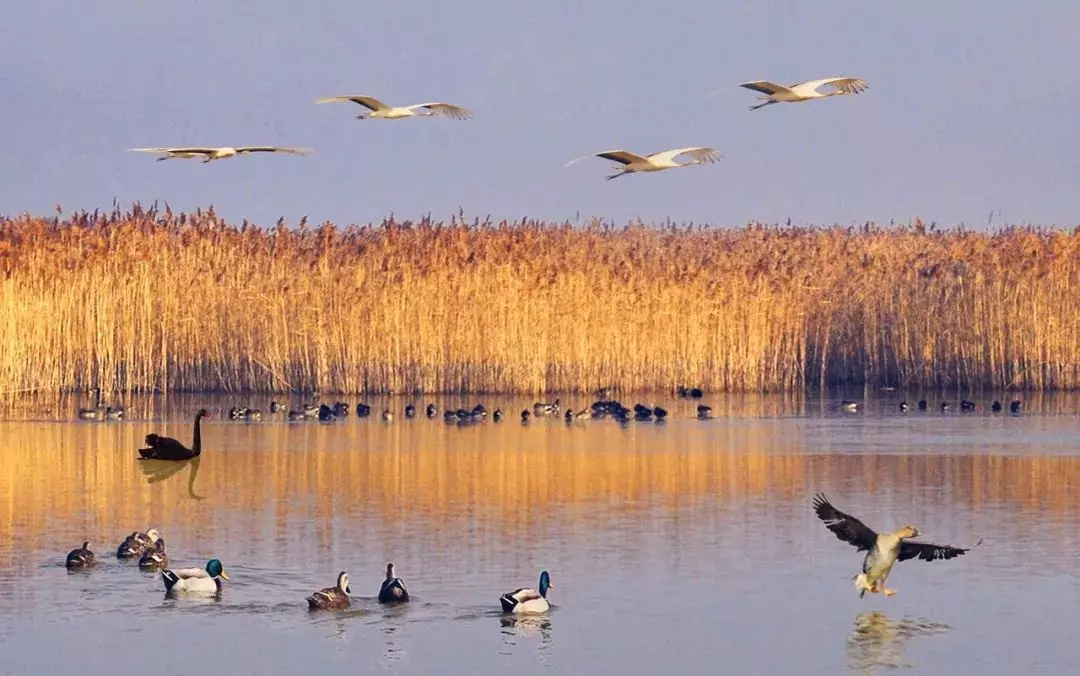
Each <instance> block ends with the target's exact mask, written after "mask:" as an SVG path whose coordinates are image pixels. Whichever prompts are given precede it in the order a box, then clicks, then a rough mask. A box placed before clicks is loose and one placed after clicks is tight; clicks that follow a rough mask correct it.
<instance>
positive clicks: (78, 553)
mask: <svg viewBox="0 0 1080 676" xmlns="http://www.w3.org/2000/svg"><path fill="white" fill-rule="evenodd" d="M94 563H95V560H94V552H92V551H90V542H89V541H87V542H84V543H82V547H79V548H78V549H72V550H71V551H70V552H68V555H67V561H66V562H65V564H64V565H66V566H67V567H68V570H77V569H79V568H89V567H90V566H92V565H94Z"/></svg>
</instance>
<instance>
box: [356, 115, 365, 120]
mask: <svg viewBox="0 0 1080 676" xmlns="http://www.w3.org/2000/svg"><path fill="white" fill-rule="evenodd" d="M356 119H358V120H366V119H367V115H357V116H356Z"/></svg>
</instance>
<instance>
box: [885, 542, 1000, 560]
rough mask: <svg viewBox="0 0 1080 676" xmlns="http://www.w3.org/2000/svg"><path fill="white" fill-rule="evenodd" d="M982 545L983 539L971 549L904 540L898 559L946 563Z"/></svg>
mask: <svg viewBox="0 0 1080 676" xmlns="http://www.w3.org/2000/svg"><path fill="white" fill-rule="evenodd" d="M981 544H982V538H979V541H978V542H976V543H975V544H974V545H972V546H971V547H953V546H951V545H935V544H931V543H929V542H912V541H910V540H904V541H903V542H902V543H900V555H899V556H898V557H897V560H898V561H907V560H908V559H922V560H923V561H937V560H942V561H946V560H948V559H954V558H956V557H958V556H962V555H964V554H966V553H968V552H969V551H971V550H972V549H974V548H975V547H978V546H979V545H981Z"/></svg>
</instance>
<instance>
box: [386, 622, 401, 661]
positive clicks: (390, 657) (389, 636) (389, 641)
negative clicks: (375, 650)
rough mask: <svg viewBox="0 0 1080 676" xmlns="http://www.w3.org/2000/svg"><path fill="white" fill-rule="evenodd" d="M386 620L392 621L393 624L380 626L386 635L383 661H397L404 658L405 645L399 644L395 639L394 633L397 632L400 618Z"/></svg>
mask: <svg viewBox="0 0 1080 676" xmlns="http://www.w3.org/2000/svg"><path fill="white" fill-rule="evenodd" d="M387 621H393V622H394V624H388V625H385V626H383V627H382V633H383V634H384V635H385V636H386V645H385V647H384V648H383V661H385V662H399V661H401V660H403V659H405V657H406V654H405V646H403V645H401V643H399V642H398V641H397V638H396V637H395V636H394V634H395V633H396V632H397V630H398V628H399V625H398V623H399V622H400V620H399V619H398V618H393V620H391V619H390V618H387Z"/></svg>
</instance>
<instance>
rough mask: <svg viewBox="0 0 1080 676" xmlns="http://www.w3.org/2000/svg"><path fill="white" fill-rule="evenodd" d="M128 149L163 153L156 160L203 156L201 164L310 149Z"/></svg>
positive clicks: (292, 153) (295, 152) (307, 152)
mask: <svg viewBox="0 0 1080 676" xmlns="http://www.w3.org/2000/svg"><path fill="white" fill-rule="evenodd" d="M128 150H129V151H131V152H136V153H163V154H164V157H159V158H157V161H158V162H160V161H162V160H172V159H177V158H191V157H201V158H203V164H206V163H207V162H210V161H211V160H223V159H225V158H227V157H236V156H237V155H247V154H248V153H286V154H289V155H308V154H310V153H311V150H310V149H308V148H279V147H277V146H237V147H235V148H233V147H230V146H223V147H220V148H128Z"/></svg>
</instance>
